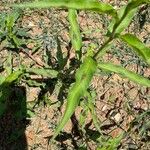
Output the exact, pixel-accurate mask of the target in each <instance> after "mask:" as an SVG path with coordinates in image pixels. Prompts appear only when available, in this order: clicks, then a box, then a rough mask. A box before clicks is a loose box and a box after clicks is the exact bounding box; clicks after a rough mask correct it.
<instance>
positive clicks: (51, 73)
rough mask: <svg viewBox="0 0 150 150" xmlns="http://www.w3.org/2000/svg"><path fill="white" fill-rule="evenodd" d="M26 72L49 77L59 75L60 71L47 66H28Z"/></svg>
mask: <svg viewBox="0 0 150 150" xmlns="http://www.w3.org/2000/svg"><path fill="white" fill-rule="evenodd" d="M26 73H33V74H36V75H41V76H44V77H49V78H55V77H57V75H58V72H57V71H56V70H52V69H46V68H26Z"/></svg>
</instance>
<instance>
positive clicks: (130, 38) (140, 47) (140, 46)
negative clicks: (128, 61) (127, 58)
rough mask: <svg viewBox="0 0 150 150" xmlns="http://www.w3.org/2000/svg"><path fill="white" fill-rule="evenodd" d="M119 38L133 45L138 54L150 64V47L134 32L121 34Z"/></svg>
mask: <svg viewBox="0 0 150 150" xmlns="http://www.w3.org/2000/svg"><path fill="white" fill-rule="evenodd" d="M119 38H121V39H122V40H123V41H124V42H126V43H127V44H128V45H129V46H131V47H132V48H133V50H134V51H135V52H136V53H137V54H138V56H140V57H142V58H143V59H144V60H145V61H146V62H147V63H148V64H149V65H150V48H148V47H146V45H145V44H144V43H143V42H142V41H140V40H139V39H138V38H137V37H136V36H134V35H132V34H124V35H120V36H119Z"/></svg>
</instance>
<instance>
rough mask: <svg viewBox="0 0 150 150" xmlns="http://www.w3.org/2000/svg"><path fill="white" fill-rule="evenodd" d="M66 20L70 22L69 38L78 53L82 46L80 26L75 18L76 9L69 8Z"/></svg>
mask: <svg viewBox="0 0 150 150" xmlns="http://www.w3.org/2000/svg"><path fill="white" fill-rule="evenodd" d="M68 20H69V23H70V38H71V42H72V45H73V48H74V49H75V51H76V52H77V53H80V49H81V47H82V38H81V33H80V26H79V24H78V20H77V11H76V10H75V9H69V14H68Z"/></svg>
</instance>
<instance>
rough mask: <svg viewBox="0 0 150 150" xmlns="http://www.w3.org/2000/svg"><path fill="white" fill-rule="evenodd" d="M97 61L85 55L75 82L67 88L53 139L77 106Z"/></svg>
mask: <svg viewBox="0 0 150 150" xmlns="http://www.w3.org/2000/svg"><path fill="white" fill-rule="evenodd" d="M96 68H97V63H96V62H95V60H93V59H92V58H91V57H86V58H85V60H84V62H83V64H82V65H81V67H80V68H79V69H78V70H77V72H76V75H75V79H76V82H75V83H74V85H73V86H72V88H71V89H70V90H69V93H68V98H67V105H66V110H65V113H64V115H63V118H62V119H61V121H60V123H59V125H58V127H57V128H56V130H55V132H54V135H53V137H52V139H51V141H53V140H54V139H55V137H56V136H57V135H58V134H59V133H60V131H61V130H62V129H63V127H64V126H65V124H66V123H67V122H68V120H69V119H70V117H71V116H72V114H73V113H74V111H75V108H76V107H77V106H78V104H79V101H80V98H81V97H82V96H84V93H85V92H86V90H87V88H88V86H89V84H90V82H91V80H92V77H93V75H94V73H95V71H96Z"/></svg>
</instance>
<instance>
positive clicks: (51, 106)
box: [0, 0, 150, 150]
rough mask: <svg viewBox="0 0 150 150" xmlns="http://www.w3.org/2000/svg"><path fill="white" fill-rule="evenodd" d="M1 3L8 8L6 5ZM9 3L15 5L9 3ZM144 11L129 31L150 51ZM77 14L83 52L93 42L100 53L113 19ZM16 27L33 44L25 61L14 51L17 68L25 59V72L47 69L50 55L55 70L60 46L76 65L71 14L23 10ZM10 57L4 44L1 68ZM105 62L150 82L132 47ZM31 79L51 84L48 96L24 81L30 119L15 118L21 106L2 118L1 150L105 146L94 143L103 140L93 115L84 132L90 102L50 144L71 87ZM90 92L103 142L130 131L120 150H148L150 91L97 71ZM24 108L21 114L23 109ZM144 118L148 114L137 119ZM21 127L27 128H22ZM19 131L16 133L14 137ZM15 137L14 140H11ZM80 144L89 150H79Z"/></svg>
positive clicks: (121, 46) (119, 45) (122, 47)
mask: <svg viewBox="0 0 150 150" xmlns="http://www.w3.org/2000/svg"><path fill="white" fill-rule="evenodd" d="M2 2H3V3H5V2H6V1H2ZM2 2H1V3H2ZM10 2H16V1H12V0H10ZM105 2H106V1H105ZM108 2H109V3H110V4H112V5H114V6H115V7H116V8H119V7H120V6H122V5H124V4H125V3H126V1H123V0H122V1H121V2H120V1H116V0H115V1H111V0H109V1H108ZM143 7H144V6H142V7H141V9H142V8H143ZM141 9H140V10H139V11H138V13H137V14H136V15H135V17H134V19H133V22H132V23H131V24H130V26H129V28H128V29H127V31H128V32H130V33H133V34H134V35H137V36H138V37H139V38H140V39H141V40H142V41H143V42H145V43H146V44H147V45H148V46H149V45H150V40H149V39H150V37H149V35H150V26H149V23H150V18H149V16H150V11H149V7H147V8H146V7H145V9H143V11H142V10H141ZM0 10H1V11H2V12H4V11H6V13H8V12H10V11H11V10H10V9H9V8H8V7H7V8H6V7H0ZM144 11H146V12H147V14H146V17H145V19H146V20H145V23H144V25H143V26H142V25H140V19H141V18H142V15H143V14H144ZM78 15H79V18H78V19H79V22H80V28H81V32H82V37H83V48H82V49H83V52H86V49H87V48H88V47H89V45H91V43H92V44H93V45H94V47H95V51H97V50H98V48H99V47H100V46H101V45H102V43H103V42H104V40H105V38H104V35H105V34H106V32H107V28H108V25H109V24H110V19H111V18H110V17H108V16H106V15H104V16H102V15H99V14H96V13H90V12H85V11H81V12H79V14H78ZM140 17H141V18H140ZM17 26H19V27H21V28H26V29H29V31H28V33H29V34H30V38H31V40H30V42H29V43H28V44H27V49H28V51H27V53H26V52H25V51H20V52H19V53H18V54H19V56H20V58H18V54H17V53H16V52H13V54H12V55H13V62H12V64H13V68H14V69H16V68H18V65H19V61H20V60H21V63H22V64H23V65H24V66H25V67H31V66H32V67H38V68H42V67H45V66H46V65H47V64H46V63H47V62H46V60H47V59H48V58H49V57H47V55H46V52H47V54H49V55H51V58H52V59H51V61H52V64H54V67H55V65H58V64H57V57H56V55H57V48H58V46H59V43H60V47H61V49H62V52H63V55H64V56H66V55H67V53H68V51H70V56H69V59H68V62H67V64H68V65H69V64H70V63H72V62H71V61H72V60H73V58H74V56H75V54H74V50H73V48H72V47H71V46H70V38H69V23H68V20H67V10H56V9H47V10H43V9H40V10H36V9H35V10H30V9H24V10H23V12H22V17H21V19H19V21H18V22H17ZM127 31H125V32H127ZM58 41H59V43H58ZM36 47H37V49H36ZM7 57H8V49H7V48H5V47H4V46H3V45H0V64H3V63H4V62H5V61H6V58H7ZM103 60H104V61H109V62H113V63H114V64H119V65H122V66H123V67H125V68H127V69H129V70H131V71H134V72H136V73H138V74H140V75H143V76H145V77H147V78H150V68H149V67H148V66H147V65H146V64H145V63H144V62H143V61H142V60H141V59H140V58H139V57H137V55H136V54H135V53H133V52H132V50H131V48H130V47H128V46H127V45H126V44H125V43H123V42H121V41H119V40H116V41H115V42H114V45H113V47H112V48H111V49H110V50H108V51H107V53H106V54H105V56H104V57H103ZM4 74H5V73H4ZM31 78H32V79H36V80H42V81H43V82H45V83H46V84H48V87H47V89H46V91H45V90H44V89H43V88H40V87H33V86H29V85H28V84H26V83H25V82H24V80H25V79H23V80H22V81H21V86H23V87H24V88H23V89H21V91H20V92H19V93H21V95H22V96H21V97H24V95H26V96H25V97H24V98H23V99H22V101H25V103H26V104H25V105H26V112H25V113H26V114H27V117H26V118H21V119H20V118H17V119H16V117H14V115H12V114H13V113H12V109H16V107H19V106H18V104H16V105H17V106H16V105H11V104H10V106H9V108H11V109H10V111H9V110H8V112H6V113H5V115H4V116H3V117H2V118H1V119H0V122H1V123H0V132H1V133H0V150H9V149H10V150H21V149H28V150H46V149H52V150H59V149H62V150H63V149H64V150H65V149H66V150H73V149H87V150H94V149H95V150H96V147H97V145H98V146H101V145H100V144H98V138H97V139H94V140H91V139H90V137H92V136H93V138H96V136H97V135H98V136H99V134H98V132H97V130H96V128H95V126H94V124H93V121H92V116H91V114H90V113H88V114H87V115H86V121H85V127H84V129H83V130H81V128H82V126H81V124H80V122H79V120H80V117H81V114H82V113H83V111H84V107H82V106H85V103H86V102H85V103H84V102H83V103H82V102H81V104H80V106H79V107H78V108H77V109H76V111H75V114H74V116H72V119H70V120H69V122H68V123H67V124H66V126H65V128H64V130H63V132H62V133H61V135H60V136H59V137H57V138H56V142H55V143H54V144H53V145H49V140H50V138H51V136H52V135H53V132H54V129H55V128H56V126H57V125H58V123H59V120H60V118H61V116H62V115H63V113H64V110H65V104H66V101H65V99H66V95H67V88H68V85H63V86H64V87H63V86H62V85H61V83H59V82H57V84H56V81H55V80H52V81H51V83H48V81H49V80H48V79H43V78H41V76H35V75H32V76H31ZM61 87H63V88H64V90H62V89H61ZM17 89H18V87H16V90H14V91H13V94H12V95H13V96H12V97H15V95H18V94H17V92H16V91H17ZM90 89H91V91H92V93H93V94H95V97H93V103H94V105H95V111H96V114H97V117H98V120H99V121H100V124H99V125H100V128H101V132H102V134H103V136H102V139H100V138H99V140H104V141H105V139H108V138H111V137H112V139H114V138H116V137H118V136H119V135H120V134H121V133H123V132H125V133H126V136H125V138H124V139H123V140H122V141H121V143H120V145H119V147H118V150H131V149H133V150H149V149H150V141H149V140H150V132H149V130H150V127H149V125H148V120H149V119H150V116H149V112H150V88H147V87H144V86H140V85H138V84H135V83H133V82H132V81H129V80H128V79H126V78H122V77H121V76H119V75H117V74H113V73H109V72H101V71H98V72H97V73H96V75H95V76H94V78H93V80H92V83H91V85H90ZM18 90H20V88H19V89H18ZM60 91H61V92H60ZM24 93H26V94H24ZM42 96H44V98H43V97H42ZM12 97H11V98H10V101H9V102H10V103H11V100H12V99H13V98H12ZM16 99H17V98H16ZM14 101H16V100H14ZM94 101H95V102H94ZM20 109H22V107H21V106H20ZM143 113H145V114H146V115H145V116H143V117H141V119H138V117H139V116H142V114H143ZM15 114H16V112H15ZM20 124H23V126H21V125H20ZM145 124H147V126H145ZM14 129H15V134H14V132H13V130H14ZM2 131H3V132H2ZM84 132H85V133H84ZM19 133H22V134H19ZM10 135H11V136H12V137H11V138H10ZM17 137H18V138H17ZM10 139H11V140H10ZM106 141H107V140H106ZM81 145H83V147H85V148H83V147H80V146H81Z"/></svg>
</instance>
